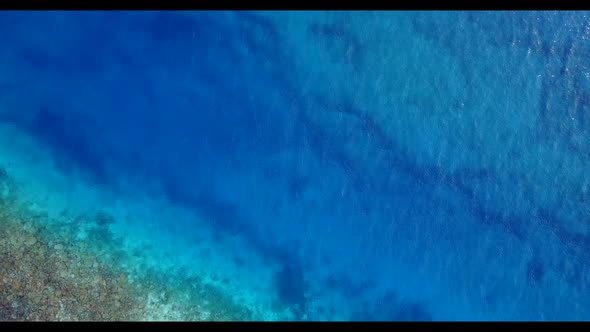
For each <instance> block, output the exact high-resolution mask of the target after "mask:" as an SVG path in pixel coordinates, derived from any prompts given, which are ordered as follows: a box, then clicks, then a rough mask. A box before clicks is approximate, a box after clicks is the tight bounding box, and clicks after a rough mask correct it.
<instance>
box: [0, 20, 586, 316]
mask: <svg viewBox="0 0 590 332" xmlns="http://www.w3.org/2000/svg"><path fill="white" fill-rule="evenodd" d="M0 36H2V44H3V45H2V48H0V121H2V122H3V123H7V124H10V125H12V126H16V127H17V128H19V129H20V130H22V131H24V132H26V133H27V134H28V135H30V136H32V137H33V138H34V139H36V140H37V141H38V142H39V144H40V145H41V146H42V147H43V148H44V149H46V150H47V151H49V153H50V154H51V155H52V156H53V157H54V158H55V165H56V166H55V167H56V168H57V171H58V172H62V173H63V174H66V175H67V174H71V173H72V172H75V171H74V170H80V171H81V172H82V174H83V176H82V177H81V180H80V181H85V182H86V183H90V184H92V185H94V186H97V187H100V188H118V189H117V190H123V191H124V189H121V188H120V183H121V182H125V183H128V185H129V186H132V187H133V188H134V190H135V191H137V190H139V191H143V192H144V193H145V194H146V195H153V196H158V195H163V196H165V197H166V199H167V201H168V202H170V204H174V205H178V206H182V207H183V208H185V209H188V210H190V211H193V212H194V213H195V215H197V216H199V218H200V219H201V220H203V221H204V222H203V223H198V224H192V223H190V222H180V221H178V222H177V221H176V220H161V221H160V222H161V225H160V224H158V223H157V222H156V223H155V224H153V225H151V226H154V227H156V228H158V227H160V226H161V228H162V229H164V228H166V229H173V232H172V233H171V234H172V235H171V240H170V241H171V242H178V243H182V245H177V246H176V247H174V248H175V249H174V250H176V251H175V252H172V257H174V256H178V257H184V258H186V259H188V260H190V258H187V257H185V256H186V255H185V251H187V250H190V243H191V242H190V241H186V242H183V240H182V239H184V238H188V237H191V236H198V235H199V234H201V233H202V232H203V229H204V228H203V227H206V228H207V229H208V231H210V232H212V233H213V234H219V236H232V237H234V238H239V239H241V241H243V243H245V245H247V246H248V248H250V249H248V250H251V251H252V252H255V253H256V255H258V256H259V257H262V262H257V263H256V264H254V263H251V262H249V261H248V259H247V258H246V259H244V258H242V259H238V260H237V261H235V262H234V263H235V264H234V265H236V266H240V267H241V268H243V269H246V270H249V271H250V273H251V274H252V275H254V279H251V280H255V278H256V277H255V276H256V274H257V273H260V275H261V276H262V275H263V274H265V273H267V272H268V271H272V273H271V274H272V277H271V278H269V279H268V285H266V286H268V287H266V286H265V287H266V288H264V287H263V289H264V291H261V292H262V293H261V294H262V295H256V296H254V295H253V296H252V298H258V297H260V296H261V297H264V296H266V295H267V296H268V297H269V298H273V299H274V300H273V301H278V302H280V303H283V304H286V305H287V306H289V307H291V308H295V309H294V312H295V316H294V319H309V320H334V319H336V320H587V319H589V318H590V205H589V204H590V57H589V56H588V55H589V54H590V14H589V13H587V12H380V13H376V12H172V11H165V12H116V11H109V12H99V11H95V12H59V11H54V12H3V13H1V14H0ZM2 135H6V134H2ZM3 141H4V140H3ZM27 153H28V152H27V151H23V154H27ZM48 167H50V166H48ZM51 167H53V166H51ZM31 181H43V179H31ZM130 209H131V208H130ZM171 224H172V225H174V224H176V226H175V228H174V226H170V225H171ZM134 227H135V226H134ZM171 227H172V228H171ZM120 229H121V230H122V231H121V234H120V235H121V236H123V237H125V236H126V233H125V231H123V229H125V227H124V225H123V226H121V228H120ZM127 232H128V230H127ZM128 235H129V234H128ZM129 236H131V235H129ZM162 243H164V241H162ZM185 243H186V244H185ZM240 243H241V242H240ZM158 244H159V242H157V241H156V242H154V246H158ZM240 250H241V249H238V251H240ZM183 255H185V256H183ZM184 258H183V259H184ZM170 260H171V261H174V258H170ZM179 261H180V258H179ZM156 262H157V261H156ZM162 264H164V262H162ZM232 264H233V263H232ZM234 265H231V264H229V265H228V266H230V267H226V268H224V269H223V270H221V272H219V273H221V274H222V275H223V276H224V277H226V278H229V279H236V278H238V274H240V273H242V272H239V270H232V267H231V266H234ZM264 266H268V269H269V270H268V271H267V272H264V271H263V269H264ZM240 271H241V270H240ZM258 271H260V272H258ZM265 275H266V274H265ZM261 280H267V279H264V278H263V277H261ZM246 286H248V287H249V286H256V285H246ZM246 286H245V287H246ZM231 291H232V290H231V289H229V288H228V289H227V292H231ZM265 291H266V292H268V294H266V295H265V294H264V292H265ZM268 317H270V316H268ZM273 317H274V316H273ZM262 319H264V315H263V318H262ZM269 319H270V318H269Z"/></svg>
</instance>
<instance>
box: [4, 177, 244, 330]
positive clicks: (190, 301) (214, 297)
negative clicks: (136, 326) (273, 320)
mask: <svg viewBox="0 0 590 332" xmlns="http://www.w3.org/2000/svg"><path fill="white" fill-rule="evenodd" d="M0 171H1V172H0V188H3V187H6V191H7V192H13V190H11V185H10V178H9V176H8V175H7V174H6V171H4V170H3V169H0ZM46 218H47V217H46V216H43V215H39V214H34V213H32V212H30V211H28V210H27V209H24V208H22V207H20V206H19V204H18V202H17V200H16V199H15V196H14V195H3V199H2V200H0V321H10V320H19V321H22V320H25V321H53V320H56V321H80V320H82V321H127V320H189V321H192V320H248V319H252V318H251V313H250V312H249V311H248V310H247V309H245V308H242V307H240V306H238V305H236V304H234V303H233V302H232V301H231V300H230V299H229V298H228V297H227V296H225V294H222V293H221V292H220V291H219V290H217V289H215V288H213V287H211V286H208V285H205V284H203V283H202V282H201V280H200V279H199V278H195V277H189V276H188V275H186V274H164V273H162V272H161V271H153V270H151V269H147V268H143V267H141V266H139V267H138V266H135V267H134V268H130V267H128V265H129V264H122V263H124V262H125V261H126V259H127V253H126V252H124V251H123V250H121V249H120V241H119V240H117V239H115V238H113V236H112V234H111V232H110V231H109V230H108V225H109V224H110V223H112V222H113V217H112V216H110V215H108V214H106V213H104V212H100V213H99V214H98V215H94V216H90V217H87V216H79V217H78V218H89V219H90V220H92V219H94V220H93V222H94V223H95V226H94V227H93V228H91V229H92V232H91V234H89V237H88V238H86V240H85V241H79V240H77V239H76V237H75V234H76V232H75V231H73V229H67V227H68V226H67V225H68V223H51V222H47V220H46ZM93 234H94V235H93Z"/></svg>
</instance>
